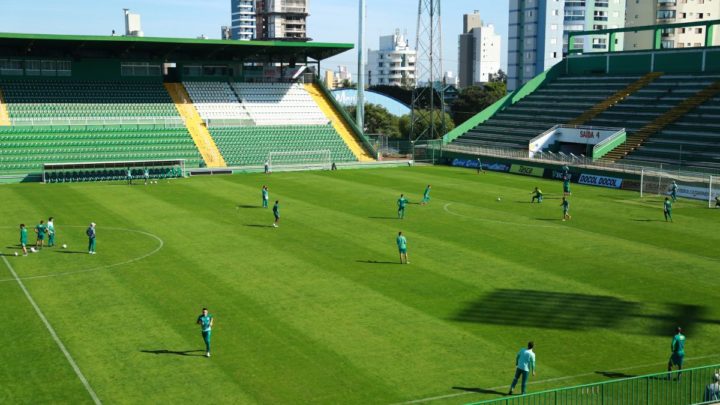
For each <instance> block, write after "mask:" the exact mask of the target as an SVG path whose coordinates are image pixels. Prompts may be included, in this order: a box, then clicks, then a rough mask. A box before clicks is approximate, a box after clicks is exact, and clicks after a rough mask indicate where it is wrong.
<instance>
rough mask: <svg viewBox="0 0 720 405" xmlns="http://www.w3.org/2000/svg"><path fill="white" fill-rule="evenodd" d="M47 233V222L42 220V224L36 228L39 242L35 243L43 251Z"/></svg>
mask: <svg viewBox="0 0 720 405" xmlns="http://www.w3.org/2000/svg"><path fill="white" fill-rule="evenodd" d="M47 231H48V230H47V225H45V221H43V220H42V219H41V220H40V223H39V224H38V225H37V226H35V234H36V235H37V241H36V242H35V247H36V248H38V249H42V247H43V243H45V235H46V234H47Z"/></svg>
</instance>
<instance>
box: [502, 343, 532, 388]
mask: <svg viewBox="0 0 720 405" xmlns="http://www.w3.org/2000/svg"><path fill="white" fill-rule="evenodd" d="M534 347H535V343H534V342H532V341H530V342H528V345H527V349H520V351H519V352H518V354H517V356H515V378H513V380H512V384H510V391H508V395H512V393H513V390H514V389H515V385H516V384H517V382H518V379H519V378H520V377H522V383H521V384H520V387H521V390H522V394H523V395H525V390H526V387H527V380H528V375H529V374H530V372H532V375H533V376H535V352H533V348H534Z"/></svg>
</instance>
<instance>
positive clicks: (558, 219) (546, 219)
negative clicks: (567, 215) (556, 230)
mask: <svg viewBox="0 0 720 405" xmlns="http://www.w3.org/2000/svg"><path fill="white" fill-rule="evenodd" d="M535 219H537V220H538V221H562V218H535Z"/></svg>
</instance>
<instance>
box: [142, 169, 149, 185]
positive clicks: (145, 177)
mask: <svg viewBox="0 0 720 405" xmlns="http://www.w3.org/2000/svg"><path fill="white" fill-rule="evenodd" d="M143 179H144V180H145V185H146V186H147V184H148V180H150V170H148V168H147V167H146V168H145V170H143Z"/></svg>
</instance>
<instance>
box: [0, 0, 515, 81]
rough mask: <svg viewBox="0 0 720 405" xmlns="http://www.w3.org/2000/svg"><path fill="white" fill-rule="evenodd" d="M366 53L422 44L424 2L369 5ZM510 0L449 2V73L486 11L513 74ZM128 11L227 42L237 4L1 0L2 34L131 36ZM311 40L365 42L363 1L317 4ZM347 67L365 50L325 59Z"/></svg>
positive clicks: (168, 30)
mask: <svg viewBox="0 0 720 405" xmlns="http://www.w3.org/2000/svg"><path fill="white" fill-rule="evenodd" d="M366 1H367V27H366V37H365V43H366V47H365V48H370V49H377V47H378V38H379V36H380V35H390V34H392V33H394V32H395V29H396V28H399V29H400V30H401V32H403V31H405V30H407V33H408V37H409V39H410V44H411V46H413V47H414V46H415V30H416V26H417V9H418V0H366ZM508 1H509V0H472V1H471V0H445V1H444V2H443V3H442V24H443V69H444V70H446V71H448V70H450V71H453V72H455V74H456V75H457V59H458V55H457V53H458V51H457V44H458V35H459V34H460V32H461V31H462V15H463V14H468V13H472V12H473V11H474V10H479V12H480V15H481V16H482V18H483V21H484V22H485V24H493V25H495V29H496V31H497V32H498V33H499V34H500V35H501V37H502V53H501V54H502V63H501V66H502V68H503V70H505V71H507V68H506V66H507V31H508ZM123 8H129V9H131V10H132V11H133V12H136V13H139V14H140V15H141V16H142V29H143V31H144V32H145V36H148V37H176V38H195V37H198V36H200V35H203V34H204V35H206V36H207V37H208V38H220V27H221V26H223V25H230V0H122V1H120V0H62V1H59V0H33V1H27V2H25V1H18V0H0V10H2V12H0V32H16V33H38V34H78V35H109V34H110V33H111V32H112V30H113V29H114V30H116V31H117V32H118V33H123V32H124V29H125V28H124V27H125V25H124V24H125V23H124V17H123ZM307 24H308V35H309V36H310V37H311V38H313V40H314V41H322V42H348V43H353V44H356V43H357V28H358V1H357V0H310V17H309V18H308V23H307ZM337 65H346V66H348V69H349V70H350V72H351V73H353V77H355V75H356V73H357V51H356V50H353V51H349V52H345V53H343V54H341V55H338V56H336V57H333V58H331V59H327V60H325V61H323V63H322V66H323V68H332V69H334V68H335V67H336V66H337Z"/></svg>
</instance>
